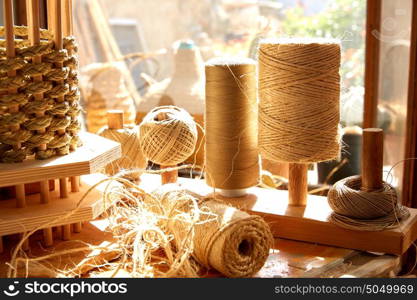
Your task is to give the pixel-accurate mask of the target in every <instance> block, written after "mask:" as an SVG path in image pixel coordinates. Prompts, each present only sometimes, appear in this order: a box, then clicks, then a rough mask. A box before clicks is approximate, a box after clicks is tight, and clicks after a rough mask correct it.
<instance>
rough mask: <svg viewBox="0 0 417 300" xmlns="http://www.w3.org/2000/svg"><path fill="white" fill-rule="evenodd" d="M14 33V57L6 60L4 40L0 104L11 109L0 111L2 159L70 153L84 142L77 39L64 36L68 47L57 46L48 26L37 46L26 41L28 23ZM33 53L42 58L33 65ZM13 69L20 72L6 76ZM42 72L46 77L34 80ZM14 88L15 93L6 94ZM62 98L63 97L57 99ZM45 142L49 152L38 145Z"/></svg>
mask: <svg viewBox="0 0 417 300" xmlns="http://www.w3.org/2000/svg"><path fill="white" fill-rule="evenodd" d="M14 33H15V35H16V36H17V37H16V40H15V45H16V47H17V48H16V57H15V58H12V59H9V58H7V55H6V49H5V48H4V47H5V41H4V40H2V41H0V47H2V48H0V79H1V81H0V94H1V95H0V107H3V108H7V110H6V112H5V113H2V114H0V144H1V145H2V148H3V149H4V151H2V152H0V162H5V163H10V162H20V161H23V160H24V159H25V158H26V157H27V156H29V155H32V154H35V158H37V159H46V158H50V157H52V156H54V155H65V154H68V153H69V152H70V151H73V150H75V149H76V148H77V147H78V146H79V145H80V140H79V138H78V135H77V134H78V131H79V128H80V125H79V121H78V119H77V117H78V115H79V112H80V111H81V107H80V105H79V97H80V95H79V91H78V78H77V77H78V73H77V71H76V68H77V58H76V56H75V54H76V51H77V45H76V42H75V39H74V37H65V38H64V43H63V45H64V49H62V50H54V43H53V41H52V34H51V32H49V31H47V30H43V29H42V30H41V38H42V40H41V44H40V45H35V46H32V45H30V43H29V41H28V40H27V36H28V29H27V27H22V26H15V27H14ZM4 34H5V31H4V27H0V36H4ZM35 56H42V62H41V63H34V62H33V58H34V57H35ZM56 63H63V67H62V68H58V67H56V66H55V64H56ZM10 71H16V76H15V77H7V72H10ZM39 75H41V76H42V77H43V80H42V81H34V80H33V77H34V76H39ZM60 81H63V83H59V82H60ZM11 88H15V89H17V93H15V94H7V92H8V90H9V89H11ZM39 93H44V99H42V100H35V99H34V97H33V95H34V94H39ZM59 97H64V101H63V102H60V101H58V98H59ZM38 115H43V116H38ZM58 131H64V132H65V134H63V135H62V133H61V134H58ZM61 135H62V136H61ZM43 144H46V150H40V149H38V147H39V146H40V145H43Z"/></svg>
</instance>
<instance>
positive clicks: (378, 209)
mask: <svg viewBox="0 0 417 300" xmlns="http://www.w3.org/2000/svg"><path fill="white" fill-rule="evenodd" d="M361 184H362V181H361V176H351V177H347V178H344V179H342V180H339V181H338V182H336V183H335V184H334V185H333V187H332V188H331V189H330V190H329V193H328V195H327V199H328V202H329V205H330V207H331V208H332V209H333V213H332V214H331V215H330V217H329V220H330V222H332V223H335V224H336V225H338V226H341V227H343V228H347V229H353V230H366V231H377V230H384V229H387V228H395V227H398V225H399V224H400V220H403V219H407V218H408V217H409V216H410V212H409V211H408V209H407V208H405V207H404V206H402V205H401V204H400V203H399V202H398V197H397V192H396V190H395V188H394V187H393V186H391V185H390V184H388V183H386V182H383V187H382V188H381V189H380V190H375V191H363V190H361Z"/></svg>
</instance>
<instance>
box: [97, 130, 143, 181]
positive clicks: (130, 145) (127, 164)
mask: <svg viewBox="0 0 417 300" xmlns="http://www.w3.org/2000/svg"><path fill="white" fill-rule="evenodd" d="M97 134H99V135H100V136H102V137H105V138H108V139H110V140H113V141H116V142H119V143H120V144H121V147H122V157H121V158H119V159H118V160H116V161H114V162H112V163H110V164H108V165H107V166H106V168H105V171H106V174H108V175H110V176H113V175H115V174H117V173H119V172H120V171H122V170H130V169H144V168H146V165H147V159H146V158H145V156H144V155H143V153H142V150H141V147H140V139H139V136H138V134H139V132H138V127H137V126H134V125H124V126H123V128H122V129H110V128H108V127H103V128H102V129H101V130H100V131H99V132H98V133H97ZM140 174H141V172H128V173H127V175H126V178H129V179H132V180H138V179H139V176H140Z"/></svg>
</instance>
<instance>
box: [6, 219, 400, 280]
mask: <svg viewBox="0 0 417 300" xmlns="http://www.w3.org/2000/svg"><path fill="white" fill-rule="evenodd" d="M107 225H108V221H107V220H106V219H102V220H96V221H91V222H87V223H85V226H84V227H83V230H82V232H81V233H80V234H76V235H74V238H76V240H72V241H69V242H65V241H60V240H55V244H54V252H51V251H50V250H48V249H45V248H44V247H42V243H41V240H42V236H41V235H40V234H38V233H37V234H34V235H33V236H32V237H31V241H30V243H31V256H32V257H40V256H42V255H50V254H52V253H58V252H59V251H62V250H71V249H76V248H82V247H85V245H86V243H88V244H91V245H95V246H102V247H107V248H110V249H111V247H112V244H113V243H114V237H113V236H112V234H111V233H110V232H109V231H107V230H106V229H107ZM56 238H58V236H56ZM6 240H7V243H6V249H5V250H6V251H4V252H3V253H2V254H0V276H1V277H5V276H6V274H7V265H6V262H8V261H9V260H10V252H11V251H10V250H11V249H12V247H14V245H15V244H16V243H17V236H8V237H7V239H6ZM106 252H107V251H106ZM117 256H118V255H117V253H116V252H111V251H110V252H109V253H108V254H107V255H103V254H101V252H100V251H97V250H95V251H93V250H85V251H80V252H74V253H71V254H67V255H57V256H55V257H52V258H50V259H48V260H46V261H43V262H42V263H44V264H46V265H47V266H54V267H55V268H57V269H60V270H68V269H72V268H74V267H76V266H80V264H81V263H82V262H90V263H91V262H94V263H95V264H98V265H101V264H103V263H106V262H107V261H109V260H112V259H114V258H116V257H117ZM397 268H398V257H395V256H388V255H384V256H375V255H371V254H364V253H360V252H359V253H358V252H356V251H352V250H349V249H342V248H335V247H328V246H322V245H317V244H310V243H303V242H297V241H291V240H284V239H276V240H275V244H274V247H273V249H271V253H270V255H269V257H268V260H267V261H266V263H265V265H264V266H263V268H262V269H261V270H260V271H259V272H258V273H257V274H256V275H255V277H262V278H268V277H269V278H271V277H275V278H277V277H283V278H284V277H358V276H359V274H360V276H361V277H380V276H387V274H388V273H389V272H392V271H393V272H395V270H396V269H397ZM18 269H19V272H18V276H25V274H26V272H25V271H26V270H25V268H24V267H23V266H20V267H19V268H18ZM79 269H80V270H81V269H82V270H83V273H84V276H85V277H101V278H103V277H109V276H110V275H112V272H111V271H108V270H106V268H105V267H104V268H102V270H96V271H95V272H94V273H91V272H89V271H91V269H92V267H91V265H88V264H85V265H84V267H82V268H81V267H80V268H79ZM28 271H29V272H28V275H29V277H56V276H57V275H58V273H57V272H56V271H51V270H47V269H45V268H40V267H39V266H35V265H32V264H29V270H28ZM121 275H123V276H125V277H129V276H130V274H129V273H128V272H127V271H122V272H121V274H118V276H121ZM207 277H221V274H219V273H217V272H215V271H213V270H211V271H210V272H209V274H208V275H207Z"/></svg>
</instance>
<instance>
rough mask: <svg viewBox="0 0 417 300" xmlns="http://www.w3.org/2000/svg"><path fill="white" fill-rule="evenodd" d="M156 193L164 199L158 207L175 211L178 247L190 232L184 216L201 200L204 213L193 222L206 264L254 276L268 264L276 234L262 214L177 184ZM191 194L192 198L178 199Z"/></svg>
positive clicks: (196, 251) (197, 250) (197, 252)
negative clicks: (243, 209)
mask: <svg viewBox="0 0 417 300" xmlns="http://www.w3.org/2000/svg"><path fill="white" fill-rule="evenodd" d="M152 195H153V196H154V197H155V198H157V199H159V201H160V202H159V204H158V206H154V209H156V210H164V209H167V208H169V209H170V211H172V212H175V215H176V217H175V216H172V222H171V223H170V224H169V225H168V227H169V228H168V229H169V231H171V232H172V233H173V235H174V236H175V237H176V240H174V242H175V243H177V246H178V247H179V246H181V242H182V241H184V240H185V237H186V236H187V235H188V234H189V230H184V228H185V227H184V226H183V224H182V221H181V217H180V216H181V214H187V213H188V211H190V210H191V209H192V208H193V205H195V203H196V200H197V203H198V206H199V209H200V211H202V212H204V213H201V214H200V217H199V218H198V220H196V222H195V225H194V226H193V239H192V240H193V245H192V246H193V247H192V248H193V257H194V258H195V259H196V260H197V262H199V263H200V264H202V265H203V266H205V267H207V268H209V269H210V268H214V269H215V270H217V271H219V272H220V273H222V274H223V275H225V276H227V277H250V276H252V275H254V274H255V273H256V272H258V271H259V270H260V269H261V268H262V266H263V265H264V264H265V262H266V260H267V258H268V255H269V249H270V248H271V247H272V244H273V237H272V233H271V231H270V228H269V226H268V224H266V222H265V221H264V220H263V219H262V218H261V217H260V216H251V215H248V214H247V213H245V212H243V211H240V210H238V209H236V208H234V207H231V206H227V205H225V204H223V203H221V202H219V201H217V200H214V199H203V198H202V197H200V196H198V195H196V194H194V193H192V192H189V191H186V190H184V189H181V188H180V187H179V186H178V185H175V184H168V185H164V186H163V187H161V188H159V189H158V190H156V191H155V192H154V193H152ZM187 198H188V201H178V199H182V200H184V199H185V200H186V199H187ZM145 201H146V199H145Z"/></svg>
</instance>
